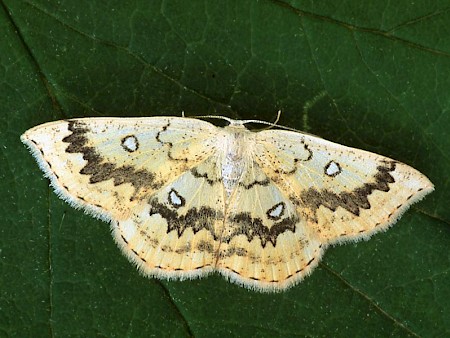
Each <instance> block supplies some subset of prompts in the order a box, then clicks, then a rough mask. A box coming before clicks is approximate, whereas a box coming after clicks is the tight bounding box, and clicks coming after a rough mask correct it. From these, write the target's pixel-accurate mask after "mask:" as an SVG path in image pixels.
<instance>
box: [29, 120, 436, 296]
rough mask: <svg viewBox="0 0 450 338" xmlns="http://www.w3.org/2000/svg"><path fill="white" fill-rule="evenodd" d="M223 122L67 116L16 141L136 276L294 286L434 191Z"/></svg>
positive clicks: (302, 137) (400, 175)
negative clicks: (341, 246)
mask: <svg viewBox="0 0 450 338" xmlns="http://www.w3.org/2000/svg"><path fill="white" fill-rule="evenodd" d="M222 119H224V120H226V121H227V122H228V126H226V127H224V128H221V127H216V126H215V125H213V124H211V123H209V122H206V121H203V120H200V119H196V118H185V117H149V118H82V119H71V120H66V121H56V122H50V123H46V124H42V125H39V126H37V127H34V128H32V129H30V130H28V131H27V132H25V133H24V134H23V135H22V137H21V140H22V142H23V143H25V144H26V145H27V146H28V147H29V149H30V150H31V153H32V154H33V156H34V157H35V159H36V160H37V162H38V164H39V166H40V168H41V169H42V170H43V171H44V173H45V176H46V177H48V178H49V179H50V182H51V185H52V186H53V188H54V190H55V191H56V193H57V194H58V195H59V196H60V197H61V198H62V199H64V200H65V201H67V202H69V204H71V205H73V206H75V207H77V208H82V209H84V210H85V211H86V212H87V213H89V214H91V215H93V216H96V217H98V218H101V219H103V220H105V221H108V222H110V224H111V230H112V234H113V236H114V239H115V241H116V242H117V244H118V246H119V247H120V248H121V249H122V252H123V253H124V254H125V256H126V257H128V259H129V260H130V261H131V262H133V263H134V264H136V265H137V267H138V269H139V270H140V271H141V272H142V273H143V274H144V275H146V276H151V277H157V278H165V279H188V278H195V277H201V276H204V275H207V274H209V273H213V272H218V273H220V274H222V275H223V276H225V277H227V278H228V279H229V280H230V281H232V282H235V283H237V284H239V285H241V286H244V287H248V288H250V289H254V290H258V291H280V290H284V289H286V288H289V287H291V286H293V285H294V284H296V283H298V282H299V281H301V280H302V279H303V278H305V276H307V275H309V274H310V273H311V271H312V270H313V269H314V268H315V267H316V266H317V265H318V263H319V261H320V260H321V258H322V255H323V254H324V251H325V250H326V248H327V247H329V246H330V245H333V244H336V243H344V242H351V241H357V240H360V239H368V238H369V237H370V236H372V235H373V234H375V233H377V232H380V231H382V230H386V229H387V228H388V227H390V226H391V225H392V224H393V223H395V221H396V220H397V219H398V218H399V217H400V216H401V215H402V213H403V212H405V211H406V210H407V208H408V207H409V206H410V205H411V204H412V203H414V202H417V201H418V200H420V199H421V198H423V197H424V196H425V195H427V194H428V193H430V192H431V191H433V189H434V188H433V184H432V183H431V182H430V181H429V180H428V179H427V178H426V177H425V176H424V175H422V174H421V173H420V172H418V171H417V170H415V169H413V168H411V167H409V166H407V165H406V164H403V163H400V162H398V161H395V160H392V159H390V158H387V157H384V156H381V155H377V154H374V153H370V152H367V151H363V150H358V149H354V148H349V147H346V146H343V145H339V144H336V143H332V142H329V141H326V140H324V139H321V138H319V137H316V136H312V135H309V134H304V133H301V132H296V131H291V130H281V129H265V130H262V131H259V132H253V131H250V130H249V129H247V128H246V125H247V124H248V123H250V122H256V123H264V122H261V121H253V120H245V121H241V120H232V119H229V118H225V117H222ZM266 124H267V123H266Z"/></svg>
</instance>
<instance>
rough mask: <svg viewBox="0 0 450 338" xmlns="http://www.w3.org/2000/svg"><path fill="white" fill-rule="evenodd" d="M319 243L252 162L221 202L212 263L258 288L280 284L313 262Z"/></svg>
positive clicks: (303, 273) (307, 269)
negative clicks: (219, 231) (220, 228)
mask: <svg viewBox="0 0 450 338" xmlns="http://www.w3.org/2000/svg"><path fill="white" fill-rule="evenodd" d="M323 249H324V248H323V246H322V245H321V242H320V239H319V237H318V236H317V234H316V233H315V232H314V229H312V228H311V227H309V226H308V223H307V220H306V219H304V218H302V217H301V216H300V215H299V213H298V212H297V210H296V207H295V205H294V204H293V203H292V202H291V201H290V200H289V196H288V195H286V194H285V192H284V191H282V190H281V189H280V188H279V187H277V186H276V185H275V184H273V182H272V181H271V180H270V179H269V177H268V176H267V175H266V174H265V173H264V172H263V171H262V169H261V167H260V166H259V165H258V164H257V163H256V162H252V163H246V167H245V168H244V170H243V176H242V178H241V180H240V182H239V183H238V186H237V187H236V189H235V191H234V192H233V194H232V195H231V197H230V200H229V202H228V203H227V208H226V214H225V225H224V228H223V234H222V236H221V244H220V250H219V255H218V262H217V268H218V270H219V271H220V272H221V273H222V274H223V275H225V276H227V277H229V278H230V279H231V280H233V281H234V282H236V283H238V284H241V285H244V286H247V287H249V288H253V289H256V290H260V291H276V290H282V289H285V288H287V287H289V286H292V285H293V284H294V283H296V282H298V281H300V280H301V279H303V278H304V277H305V276H306V275H307V274H309V273H310V272H311V270H312V269H313V268H314V267H315V266H317V264H318V262H319V260H320V257H321V256H322V252H323Z"/></svg>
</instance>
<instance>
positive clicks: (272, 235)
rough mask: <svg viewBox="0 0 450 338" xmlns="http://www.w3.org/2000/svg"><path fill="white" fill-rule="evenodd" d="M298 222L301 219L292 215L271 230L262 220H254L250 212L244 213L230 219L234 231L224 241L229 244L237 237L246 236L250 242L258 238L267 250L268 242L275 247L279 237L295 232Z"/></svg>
mask: <svg viewBox="0 0 450 338" xmlns="http://www.w3.org/2000/svg"><path fill="white" fill-rule="evenodd" d="M298 221H299V218H298V217H297V216H295V215H292V216H290V217H286V218H284V219H283V220H281V221H279V222H276V223H274V224H273V225H272V226H271V227H270V228H269V227H267V226H265V225H264V222H263V221H262V220H261V219H260V218H258V217H256V218H253V217H252V216H251V215H250V213H249V212H242V213H239V214H236V215H234V216H233V217H230V218H229V219H228V222H230V223H231V224H232V229H231V230H232V231H231V233H230V234H229V235H228V236H226V237H225V238H224V239H223V240H224V241H226V242H228V243H229V242H230V241H231V239H232V238H234V237H235V236H238V235H245V236H247V240H248V241H249V242H251V241H252V240H253V238H254V237H258V238H259V239H260V241H261V246H262V247H263V248H265V246H266V244H267V242H270V243H272V245H273V246H274V247H275V246H276V244H277V238H278V236H279V235H281V234H282V233H284V232H286V231H291V232H294V231H295V225H296V224H297V223H298Z"/></svg>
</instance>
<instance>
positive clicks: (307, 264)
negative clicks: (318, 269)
mask: <svg viewBox="0 0 450 338" xmlns="http://www.w3.org/2000/svg"><path fill="white" fill-rule="evenodd" d="M314 259H315V258H311V259H310V261H309V262H308V263H306V265H305V267H307V266H309V265H310V264H311V263H312V262H313V261H314Z"/></svg>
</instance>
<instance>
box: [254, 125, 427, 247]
mask: <svg viewBox="0 0 450 338" xmlns="http://www.w3.org/2000/svg"><path fill="white" fill-rule="evenodd" d="M256 139H257V141H256V146H255V147H256V150H255V159H256V161H257V163H259V165H260V166H261V167H262V169H263V171H264V172H265V174H266V175H267V176H268V177H269V178H270V179H271V180H272V181H273V182H274V183H275V184H276V186H277V187H278V188H279V189H280V190H281V191H283V193H284V194H285V195H286V196H287V198H288V199H289V201H291V203H293V204H295V205H296V208H297V210H298V213H299V217H300V218H301V219H304V220H305V221H307V223H308V226H309V227H310V228H311V229H312V230H313V232H314V233H315V234H317V235H318V236H319V237H320V239H321V241H322V242H323V243H324V244H329V243H336V242H341V241H348V240H358V239H361V238H369V237H370V236H371V235H372V234H374V233H376V232H378V231H380V230H384V229H386V228H387V227H389V226H390V225H392V224H393V223H394V222H395V221H396V220H397V219H398V217H399V216H400V215H401V214H402V213H403V212H404V211H405V210H406V209H407V208H408V207H409V206H410V205H411V204H412V203H414V202H416V201H418V200H420V199H421V198H423V197H424V196H425V195H426V194H428V193H430V192H431V191H433V184H432V183H431V182H430V181H429V180H428V179H427V178H426V177H425V176H424V175H422V174H421V173H420V172H419V171H417V170H415V169H414V168H411V167H409V166H407V165H405V164H403V163H400V162H397V161H394V160H392V159H389V158H386V157H383V156H380V155H377V154H374V153H370V152H367V151H363V150H359V149H354V148H349V147H345V146H342V145H339V144H335V143H332V142H329V141H326V140H323V139H321V138H318V137H314V136H310V135H305V134H301V133H295V132H290V131H283V130H267V131H262V132H260V133H258V134H257V136H256Z"/></svg>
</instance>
